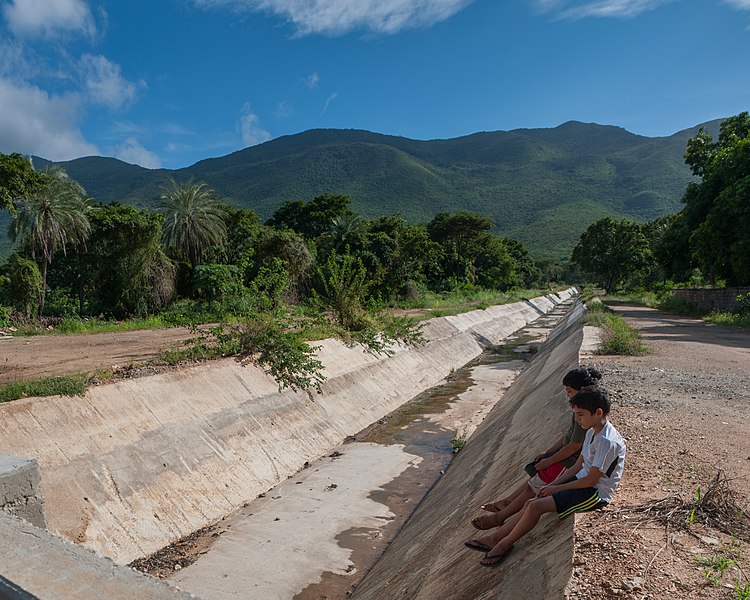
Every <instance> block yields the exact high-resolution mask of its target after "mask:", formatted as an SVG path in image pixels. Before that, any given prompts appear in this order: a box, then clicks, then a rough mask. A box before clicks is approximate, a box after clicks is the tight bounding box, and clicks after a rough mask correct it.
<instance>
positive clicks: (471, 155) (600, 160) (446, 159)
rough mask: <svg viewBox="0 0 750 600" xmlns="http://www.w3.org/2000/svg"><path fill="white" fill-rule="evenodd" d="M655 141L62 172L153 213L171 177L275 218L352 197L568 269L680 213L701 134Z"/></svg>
mask: <svg viewBox="0 0 750 600" xmlns="http://www.w3.org/2000/svg"><path fill="white" fill-rule="evenodd" d="M720 122H721V120H714V121H709V122H707V123H704V124H702V125H697V126H695V127H690V128H686V129H683V130H681V131H679V132H677V133H675V134H672V135H670V136H662V137H646V136H641V135H638V134H634V133H631V132H629V131H627V130H625V129H624V128H622V127H618V126H614V125H599V124H596V123H582V122H579V121H568V122H566V123H563V124H561V125H559V126H557V127H554V128H536V129H526V128H522V129H514V130H510V131H492V132H475V133H472V134H468V135H465V136H460V137H456V138H447V139H434V140H414V139H410V138H407V137H403V136H394V135H387V134H381V133H376V132H371V131H366V130H361V129H310V130H307V131H304V132H300V133H297V134H293V135H287V136H281V137H279V138H275V139H273V140H270V141H268V142H265V143H263V144H259V145H257V146H251V147H248V148H244V149H241V150H237V151H236V152H232V153H230V154H227V155H225V156H220V157H213V158H206V159H203V160H200V161H198V162H196V163H195V164H193V165H190V166H189V167H184V168H181V169H174V170H170V169H154V170H152V169H146V168H144V167H140V166H138V165H131V164H129V163H125V162H122V161H119V160H118V159H115V158H108V157H84V158H78V159H74V160H71V161H63V162H57V163H53V162H51V161H46V160H45V159H41V158H36V157H35V159H34V160H35V165H37V166H38V167H39V166H48V165H59V166H62V167H63V168H65V170H66V171H67V172H68V173H69V175H70V176H71V177H73V178H75V179H76V180H77V181H79V182H80V183H81V184H82V185H83V186H84V188H85V189H86V190H87V191H88V193H89V194H90V195H92V196H93V197H94V198H95V199H96V200H98V201H102V202H112V201H121V202H125V203H130V204H135V205H137V206H145V207H149V208H153V206H154V204H155V202H156V200H157V198H158V196H159V194H160V190H161V187H162V186H163V185H164V183H165V181H166V178H167V176H172V177H174V178H175V179H177V180H179V181H183V180H187V179H189V178H193V179H196V180H199V181H205V182H206V183H207V184H208V185H209V186H211V187H212V188H213V189H215V190H216V191H217V193H218V194H219V195H220V196H221V197H222V199H223V200H224V201H226V202H228V203H229V204H232V205H234V206H238V207H245V208H252V209H254V210H256V211H257V212H258V213H259V214H260V215H261V217H263V218H267V217H269V216H270V215H271V214H272V213H273V211H274V210H275V209H276V208H277V207H278V206H280V205H281V204H282V203H283V202H284V201H286V200H300V199H303V200H309V199H311V198H312V197H313V196H315V195H318V194H323V193H334V194H339V193H341V194H349V195H350V196H351V198H352V208H353V209H354V210H355V211H356V212H358V213H360V214H362V215H364V216H365V217H369V218H372V217H376V216H379V215H382V214H393V213H399V214H400V215H401V216H402V217H404V218H406V219H407V220H409V221H413V222H426V221H428V220H429V219H430V218H432V216H434V215H435V214H436V213H438V212H441V211H455V210H470V211H473V212H478V213H481V214H484V215H487V216H489V217H491V218H492V219H493V220H494V221H495V223H496V231H497V232H498V233H499V234H502V235H508V236H510V237H516V238H517V239H520V240H521V241H522V242H523V243H524V244H525V245H526V246H527V247H528V248H529V250H530V251H531V252H532V253H533V254H534V255H535V256H537V257H548V258H563V257H567V256H569V252H570V250H571V249H572V247H573V246H574V245H575V243H576V241H577V239H578V236H579V235H580V233H581V232H582V231H583V230H584V229H585V228H586V227H587V226H588V225H589V224H590V223H591V222H593V221H595V220H596V219H598V218H600V217H602V216H606V215H612V216H613V217H615V218H630V219H635V220H639V221H643V220H649V219H653V218H656V217H659V216H663V215H665V214H668V213H670V212H675V211H676V210H679V208H680V198H681V197H682V194H683V192H684V189H685V187H686V185H687V183H688V182H690V181H692V180H693V177H692V174H691V173H690V170H689V168H688V167H687V166H686V165H685V164H684V159H683V154H684V151H685V145H686V143H687V140H688V139H689V138H690V137H692V136H693V135H695V133H697V131H698V129H699V128H700V127H701V126H702V127H705V128H706V129H707V130H708V131H709V133H711V134H712V135H714V136H715V135H716V134H717V133H718V128H719V123H720Z"/></svg>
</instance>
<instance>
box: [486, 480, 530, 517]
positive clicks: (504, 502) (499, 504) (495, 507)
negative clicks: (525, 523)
mask: <svg viewBox="0 0 750 600" xmlns="http://www.w3.org/2000/svg"><path fill="white" fill-rule="evenodd" d="M527 488H528V485H526V482H525V481H524V482H523V483H522V484H521V485H519V486H518V487H517V488H516V489H515V490H513V491H512V492H511V493H510V494H508V495H507V496H505V498H501V499H500V500H496V501H495V502H488V503H487V504H482V506H481V507H480V508H483V509H484V510H487V511H489V512H498V511H500V510H502V509H503V508H505V507H506V506H508V505H509V504H510V503H511V502H513V500H515V499H516V498H517V497H518V496H519V495H521V494H523V493H524V491H526V489H527ZM516 510H517V509H516ZM513 512H515V511H513ZM511 514H512V513H511Z"/></svg>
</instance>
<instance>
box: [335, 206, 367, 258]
mask: <svg viewBox="0 0 750 600" xmlns="http://www.w3.org/2000/svg"><path fill="white" fill-rule="evenodd" d="M364 226H365V222H364V221H363V220H362V218H361V217H360V216H359V215H356V214H354V213H344V214H343V215H339V216H338V217H336V218H335V219H333V220H332V221H331V225H330V227H329V228H328V233H330V234H331V238H332V240H333V247H334V249H335V250H337V251H340V250H341V249H342V248H345V247H346V246H352V247H354V246H356V244H357V241H358V238H359V236H360V234H361V233H362V230H363V229H364Z"/></svg>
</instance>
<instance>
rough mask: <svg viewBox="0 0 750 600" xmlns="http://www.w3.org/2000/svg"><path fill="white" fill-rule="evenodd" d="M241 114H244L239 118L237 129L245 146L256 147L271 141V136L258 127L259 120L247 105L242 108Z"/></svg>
mask: <svg viewBox="0 0 750 600" xmlns="http://www.w3.org/2000/svg"><path fill="white" fill-rule="evenodd" d="M242 112H243V113H244V114H243V115H242V117H241V118H240V123H239V127H238V128H239V131H240V135H242V143H243V144H244V145H245V146H257V145H258V144H262V143H263V142H267V141H268V140H270V139H271V134H270V133H268V132H267V131H266V130H265V129H263V128H262V127H261V126H260V119H259V118H258V115H256V114H255V113H254V112H253V110H252V108H251V106H250V105H249V104H246V105H245V106H244V107H243V110H242Z"/></svg>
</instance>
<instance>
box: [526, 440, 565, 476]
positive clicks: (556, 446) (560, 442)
mask: <svg viewBox="0 0 750 600" xmlns="http://www.w3.org/2000/svg"><path fill="white" fill-rule="evenodd" d="M563 444H565V436H563V437H561V438H560V439H559V440H557V441H556V442H555V443H554V444H553V445H552V446H550V447H549V448H547V450H545V451H544V452H542V453H541V454H537V455H536V456H535V457H534V460H537V461H538V460H540V459H541V458H542V457H543V456H544V455H545V454H549V453H550V452H558V451H559V450H560V448H562V447H563ZM568 456H570V455H568ZM560 460H562V459H560ZM550 464H554V463H550ZM547 466H549V465H547ZM545 468H546V467H545Z"/></svg>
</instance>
